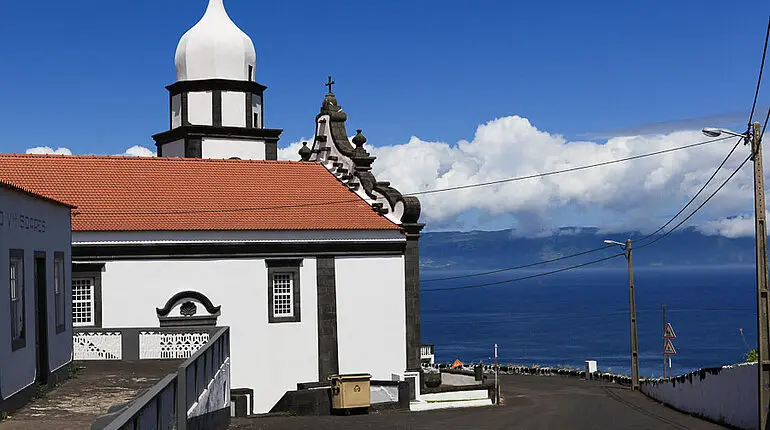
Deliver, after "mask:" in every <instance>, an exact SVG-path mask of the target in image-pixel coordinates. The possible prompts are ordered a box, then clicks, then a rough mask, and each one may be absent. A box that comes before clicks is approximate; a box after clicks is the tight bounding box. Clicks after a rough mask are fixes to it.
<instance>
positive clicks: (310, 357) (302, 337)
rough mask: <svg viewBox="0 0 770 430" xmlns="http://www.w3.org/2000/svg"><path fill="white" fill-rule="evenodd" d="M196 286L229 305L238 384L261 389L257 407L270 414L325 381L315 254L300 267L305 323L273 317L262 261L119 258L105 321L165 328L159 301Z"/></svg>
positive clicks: (109, 274)
mask: <svg viewBox="0 0 770 430" xmlns="http://www.w3.org/2000/svg"><path fill="white" fill-rule="evenodd" d="M185 290H193V291H198V292H200V293H203V294H204V295H206V296H207V297H208V298H209V299H210V300H211V301H212V302H213V303H214V305H221V306H222V308H221V312H222V315H221V316H220V317H219V320H218V321H217V324H218V325H221V326H230V344H231V366H232V367H231V372H232V387H233V388H253V389H254V410H255V412H267V411H268V410H269V409H270V408H271V407H272V406H273V405H274V404H275V403H276V402H277V401H278V400H280V398H281V397H282V396H283V394H284V393H285V392H286V391H289V390H294V389H296V384H297V382H307V381H316V380H317V379H318V364H317V363H318V342H317V333H318V328H317V296H316V294H317V293H316V265H315V259H312V258H306V259H304V260H303V263H302V267H301V268H300V303H301V308H300V314H301V322H297V323H273V324H269V323H268V319H267V310H268V303H267V298H268V296H267V295H268V293H267V267H266V265H265V262H264V260H262V259H222V260H154V261H118V262H108V263H106V264H105V270H104V272H103V273H102V325H103V327H157V326H158V325H159V323H158V317H157V314H156V312H155V308H156V307H162V306H163V305H164V304H165V303H166V301H167V300H168V299H169V298H170V297H171V296H172V295H174V294H176V293H178V292H180V291H185Z"/></svg>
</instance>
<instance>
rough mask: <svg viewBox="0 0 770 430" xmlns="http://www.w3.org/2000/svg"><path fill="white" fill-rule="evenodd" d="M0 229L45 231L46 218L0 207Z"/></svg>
mask: <svg viewBox="0 0 770 430" xmlns="http://www.w3.org/2000/svg"><path fill="white" fill-rule="evenodd" d="M0 229H9V230H10V229H18V230H25V231H34V232H38V233H45V230H46V228H45V220H44V219H40V218H38V217H36V216H29V215H27V214H23V213H17V212H11V211H8V210H4V209H0Z"/></svg>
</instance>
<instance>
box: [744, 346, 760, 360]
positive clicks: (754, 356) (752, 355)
mask: <svg viewBox="0 0 770 430" xmlns="http://www.w3.org/2000/svg"><path fill="white" fill-rule="evenodd" d="M743 361H744V362H745V363H756V362H757V361H759V352H757V350H756V349H751V350H749V352H747V353H746V356H745V357H744V359H743Z"/></svg>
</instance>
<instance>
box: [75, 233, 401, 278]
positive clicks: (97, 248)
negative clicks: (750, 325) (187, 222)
mask: <svg viewBox="0 0 770 430" xmlns="http://www.w3.org/2000/svg"><path fill="white" fill-rule="evenodd" d="M406 244H407V242H404V241H399V242H310V243H263V242H259V243H226V244H215V243H204V244H139V245H77V244H75V245H74V246H73V247H72V258H73V259H77V260H79V261H116V260H155V259H158V258H167V259H168V258H170V259H175V260H183V259H204V258H211V257H227V258H253V257H268V258H271V257H272V258H275V257H277V256H280V257H307V256H324V255H326V256H330V255H340V256H341V255H345V256H351V255H403V254H404V250H405V248H406ZM78 266H80V265H78ZM76 267H77V266H74V265H73V272H74V271H75V268H76ZM73 276H74V274H73Z"/></svg>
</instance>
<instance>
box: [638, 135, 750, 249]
mask: <svg viewBox="0 0 770 430" xmlns="http://www.w3.org/2000/svg"><path fill="white" fill-rule="evenodd" d="M742 141H743V138H739V139H738V141H737V142H735V145H734V146H733V149H731V150H730V152H729V153H728V154H727V156H726V157H725V158H724V160H722V162H721V163H720V164H719V166H717V168H716V170H714V173H712V174H711V177H709V178H708V180H707V181H706V183H704V184H703V186H702V187H700V189H699V190H698V192H697V193H695V195H693V196H692V197H691V198H690V201H688V202H687V204H685V205H684V206H683V207H682V209H680V210H679V212H677V213H676V215H674V216H673V217H671V219H670V220H668V222H666V223H665V224H663V225H662V226H660V228H658V229H657V230H655V231H654V232H652V233H650V234H648V235H647V236H645V237H643V238H641V239H639V240H638V242H641V241H645V240H647V239H649V238H651V237H652V236H655V235H656V234H658V233H660V232H661V231H663V230H664V229H665V228H666V227H668V225H669V224H671V223H672V222H674V220H676V219H677V218H678V217H679V215H681V214H682V213H683V212H684V211H685V210H686V209H687V208H688V207H690V205H691V204H692V203H693V202H694V201H695V199H697V198H698V196H700V194H701V193H702V192H703V190H705V189H706V187H707V186H708V185H709V184H710V183H711V181H712V180H714V178H715V177H716V175H717V173H719V171H720V170H722V167H724V165H725V164H726V163H727V160H729V159H730V157H732V155H733V153H734V152H735V150H736V149H737V148H738V145H740V144H741V142H742Z"/></svg>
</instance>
